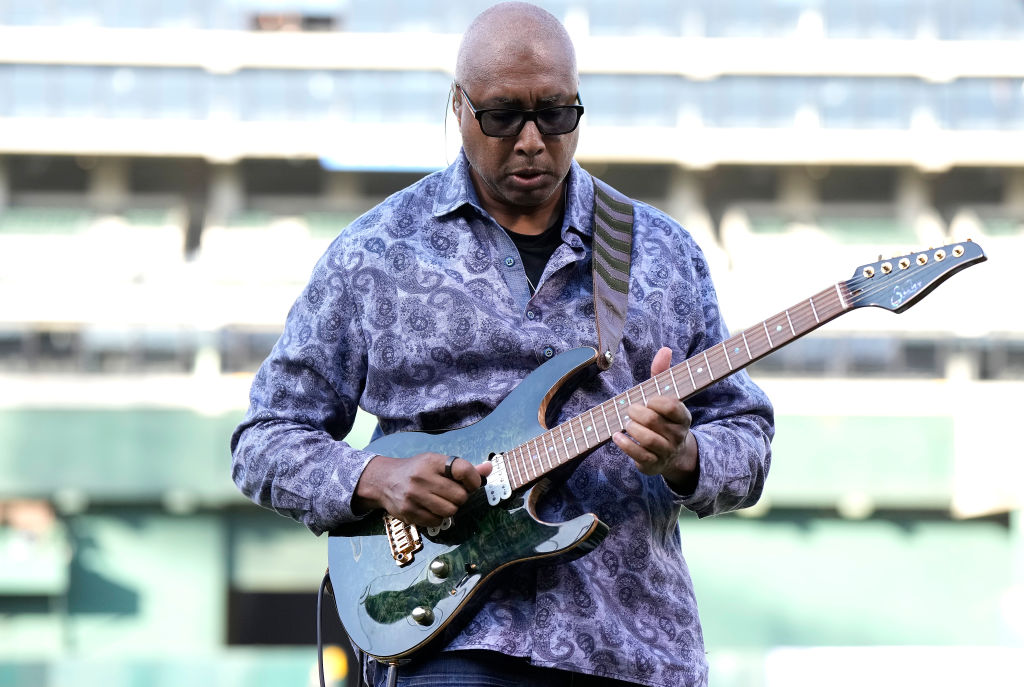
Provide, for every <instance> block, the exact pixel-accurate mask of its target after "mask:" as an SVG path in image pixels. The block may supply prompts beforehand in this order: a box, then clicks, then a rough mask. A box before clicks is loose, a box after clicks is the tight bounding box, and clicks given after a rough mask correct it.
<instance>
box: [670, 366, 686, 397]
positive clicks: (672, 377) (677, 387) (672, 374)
mask: <svg viewBox="0 0 1024 687" xmlns="http://www.w3.org/2000/svg"><path fill="white" fill-rule="evenodd" d="M668 377H669V379H671V380H672V388H673V389H675V390H676V398H682V397H683V395H682V394H681V393H679V385H678V384H676V375H675V373H674V372H672V370H671V369H669V371H668Z"/></svg>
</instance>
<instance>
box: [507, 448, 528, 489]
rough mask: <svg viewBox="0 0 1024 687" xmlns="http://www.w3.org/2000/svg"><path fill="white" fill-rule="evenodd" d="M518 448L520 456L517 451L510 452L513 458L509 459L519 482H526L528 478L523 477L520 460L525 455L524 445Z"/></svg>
mask: <svg viewBox="0 0 1024 687" xmlns="http://www.w3.org/2000/svg"><path fill="white" fill-rule="evenodd" d="M517 450H518V451H519V457H517V456H516V454H515V451H510V452H509V455H510V456H511V457H512V460H510V461H509V466H510V467H511V468H512V472H513V473H514V477H515V479H516V481H517V482H519V484H526V482H527V481H528V480H525V479H523V475H522V473H521V472H520V466H519V461H520V460H521V457H522V455H523V449H522V447H520V448H519V449H517Z"/></svg>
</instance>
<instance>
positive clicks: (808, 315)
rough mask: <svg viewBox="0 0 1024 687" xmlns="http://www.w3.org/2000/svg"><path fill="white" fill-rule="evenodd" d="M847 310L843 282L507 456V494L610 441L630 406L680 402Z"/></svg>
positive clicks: (610, 400) (620, 428) (655, 377)
mask: <svg viewBox="0 0 1024 687" xmlns="http://www.w3.org/2000/svg"><path fill="white" fill-rule="evenodd" d="M851 309H852V306H851V305H850V297H849V285H848V282H840V283H838V284H835V285H833V286H832V287H831V288H828V289H825V290H824V291H821V292H820V293H817V294H815V295H814V296H812V297H810V298H808V299H806V300H804V301H801V302H799V303H797V304H796V305H793V306H791V307H789V308H787V309H786V310H783V311H782V312H780V313H778V314H776V315H773V316H772V317H769V318H768V319H767V320H764V321H763V322H761V323H759V324H756V325H754V326H753V327H749V328H748V329H744V330H743V331H741V332H740V333H738V334H735V335H734V336H731V337H729V338H728V339H726V340H725V341H723V342H721V343H718V344H715V345H714V346H712V347H711V348H708V349H706V350H704V351H702V352H701V353H698V354H697V355H695V356H693V357H692V358H689V359H687V360H684V361H683V362H681V363H679V364H678V365H674V366H672V367H670V368H669V369H668V370H666V371H664V372H662V373H661V374H658V375H655V376H654V377H651V378H650V379H648V380H647V381H645V382H643V383H642V384H638V385H637V386H634V387H632V388H631V389H627V390H626V391H624V392H622V393H620V394H619V395H617V396H614V397H613V398H610V399H608V400H607V401H605V402H604V403H601V404H600V405H597V406H594V407H593V408H591V409H590V410H587V411H584V412H583V413H580V414H579V415H577V416H576V417H574V418H572V419H570V420H567V421H565V422H563V423H561V424H560V425H558V426H557V427H554V428H553V429H549V430H548V431H546V432H544V433H543V434H541V435H539V436H537V437H535V438H533V439H531V440H529V441H527V442H526V443H523V444H520V445H519V446H516V447H515V448H513V449H511V450H508V451H506V452H505V454H504V455H505V465H506V471H507V473H508V478H509V483H510V485H511V487H512V489H518V488H519V487H522V486H524V485H526V484H529V483H530V482H532V481H534V480H536V479H538V478H539V477H541V476H543V475H545V474H547V473H548V472H550V471H551V470H554V469H555V468H557V467H559V466H561V465H564V464H566V463H568V462H570V461H572V460H574V459H575V458H578V457H580V456H581V455H584V454H585V453H587V452H588V451H590V450H591V449H594V448H596V447H597V446H599V445H601V444H603V443H604V442H606V441H608V440H609V439H611V437H612V435H613V434H615V432H620V431H622V430H623V429H625V427H626V424H627V417H626V409H627V408H629V406H630V405H632V404H633V403H644V404H646V403H647V400H648V399H649V398H652V397H653V396H659V395H660V396H674V397H675V398H678V399H680V400H685V399H687V398H689V397H691V396H693V395H695V394H697V393H699V392H700V391H703V390H704V389H706V388H707V387H709V386H710V385H711V384H713V383H714V382H716V381H718V380H719V379H723V378H725V377H728V376H729V375H731V374H732V373H734V372H737V371H739V370H742V369H743V368H744V367H746V366H747V365H750V364H751V363H752V362H754V361H756V360H759V359H760V358H763V357H765V356H767V355H768V354H769V353H771V352H772V351H774V350H775V349H777V348H781V347H782V346H785V345H786V344H788V343H790V342H791V341H794V340H796V339H798V338H800V337H801V336H803V335H804V334H807V333H808V332H811V331H813V330H815V329H817V328H818V327H820V326H821V325H823V324H825V323H826V322H828V321H829V320H833V319H835V318H836V317H838V316H839V315H842V314H843V313H844V312H847V311H848V310H851Z"/></svg>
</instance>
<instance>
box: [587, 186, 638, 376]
mask: <svg viewBox="0 0 1024 687" xmlns="http://www.w3.org/2000/svg"><path fill="white" fill-rule="evenodd" d="M593 179H594V257H593V265H594V268H593V271H594V321H595V324H596V325H597V343H598V353H600V355H599V356H598V359H597V364H598V367H599V368H600V369H602V370H607V369H608V368H609V367H611V364H612V362H613V361H614V359H615V352H616V351H618V350H619V342H620V341H621V340H622V328H623V326H624V325H625V322H626V308H627V304H628V301H629V260H630V254H631V252H632V249H633V203H632V202H631V201H630V200H629V198H627V197H626V196H624V195H622V194H621V193H619V192H618V191H616V190H615V189H613V188H612V187H611V186H609V185H608V184H606V183H604V182H603V181H601V180H600V179H597V178H596V177H593Z"/></svg>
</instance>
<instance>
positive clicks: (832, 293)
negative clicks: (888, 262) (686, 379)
mask: <svg viewBox="0 0 1024 687" xmlns="http://www.w3.org/2000/svg"><path fill="white" fill-rule="evenodd" d="M951 248H952V246H944V247H942V248H940V249H939V250H950V249H951ZM913 255H915V254H910V255H907V256H903V257H906V258H911V257H913ZM961 257H962V256H961ZM901 259H903V258H893V260H892V261H893V262H898V261H899V260H901ZM934 264H935V263H928V264H926V265H919V264H918V265H911V267H910V269H908V270H907V271H905V272H901V273H899V276H898V278H895V279H880V280H874V279H873V278H871V277H863V276H861V274H856V275H854V276H853V277H851V278H850V279H847V280H845V281H841V282H836V283H835V284H833V285H832V286H830V287H828V288H826V289H823V290H822V291H820V292H819V293H817V294H815V295H813V296H810V297H809V298H808V299H806V301H801V302H799V303H797V304H796V305H794V306H791V307H790V308H787V309H786V310H784V311H782V312H780V313H776V314H775V315H772V316H771V317H769V318H767V319H765V320H762V323H761V324H763V325H767V323H769V322H771V321H772V320H774V319H776V318H779V317H782V316H783V315H785V316H786V317H787V323H788V325H789V326H790V327H791V328H794V329H799V330H800V332H799V333H796V334H793V333H790V334H788V335H785V334H784V335H783V336H782V337H781V338H779V339H777V340H774V341H773V340H772V339H771V337H770V335H767V328H766V339H767V341H768V343H769V347H768V349H767V350H766V351H764V352H762V353H759V354H758V355H753V356H748V357H747V361H746V362H744V363H742V364H741V365H740V367H739V368H738V369H743V368H744V367H746V366H748V365H749V364H750V363H751V362H753V361H754V360H755V359H756V358H758V357H759V355H765V354H767V353H770V352H771V351H773V350H775V349H776V348H779V347H781V346H784V345H787V344H789V343H790V342H792V341H793V340H795V339H797V338H800V337H802V336H805V335H806V334H808V333H810V332H811V331H813V329H815V328H816V327H819V326H822V325H824V324H826V323H827V322H829V321H831V320H832V319H834V318H836V317H838V316H839V315H842V314H843V313H845V312H848V311H849V310H852V309H854V308H856V307H861V306H856V305H852V304H847V303H846V302H845V300H844V298H843V296H842V294H843V293H845V294H846V299H850V298H851V296H856V299H857V300H863V299H864V298H866V297H870V296H874V295H877V294H879V293H882V292H883V291H885V290H887V289H891V288H892V286H893V285H894V284H898V283H899V282H901V281H905V280H906V279H907V278H909V277H911V276H913V275H915V274H916V273H918V272H921V271H925V270H928V269H932V268H933V265H934ZM951 264H953V263H951ZM946 272H948V270H943V274H945V273H946ZM939 276H942V275H941V274H940V275H939ZM865 283H869V284H870V286H869V287H868V288H866V289H864V288H860V287H862V286H863V284H865ZM842 287H847V288H846V290H845V291H843V289H842ZM815 298H817V299H818V306H820V307H823V308H826V307H827V308H828V309H827V310H824V312H825V317H824V319H822V317H821V315H819V314H818V313H817V311H816V308H815V300H814V299H815ZM826 299H827V300H829V301H831V302H825V301H826ZM837 306H838V307H837ZM808 308H809V309H810V311H811V316H810V317H808V316H807V310H808ZM793 315H796V317H795V319H794V318H793V317H792V316H793ZM812 319H813V324H812V323H811V320H812ZM758 326H759V325H754V326H753V327H748V328H747V329H744V330H741V331H740V332H739V333H738V334H736V335H733V336H731V337H729V338H728V339H726V340H725V341H723V342H720V343H719V344H715V345H713V346H712V347H711V348H709V349H705V351H703V354H704V356H705V361H706V364H707V367H708V374H709V375H711V379H710V380H709V381H708V384H710V383H711V382H713V381H716V380H717V379H721V378H723V377H725V376H727V374H721V375H719V376H717V377H716V376H713V373H714V370H713V368H714V365H713V364H712V363H711V361H710V360H708V358H714V360H715V362H716V363H721V362H722V361H723V359H724V361H725V363H726V364H727V365H728V366H729V370H728V374H732V372H733V371H735V370H734V368H733V365H732V362H731V360H730V358H729V355H728V352H727V350H726V349H725V348H724V344H726V343H728V342H730V341H732V340H733V339H735V338H736V337H737V336H741V337H742V339H743V342H744V345H745V346H747V347H748V348H749V343H748V341H747V339H746V332H748V331H750V332H753V331H754V330H756V328H757V327H758ZM776 331H778V332H782V333H784V332H785V329H784V328H781V325H777V329H776ZM776 341H777V343H776ZM720 348H721V349H722V350H721V352H719V349H720ZM737 348H738V347H737ZM734 352H738V351H735V350H734ZM689 360H692V358H691V359H688V360H687V361H684V363H686V364H688V363H689ZM684 363H679V365H676V366H674V367H673V368H670V369H669V370H666V371H665V372H664V373H662V374H661V375H657V376H656V377H655V378H652V380H647V381H645V382H642V383H641V384H638V385H637V386H635V387H632V388H631V389H628V390H627V391H626V392H623V393H622V394H619V395H617V396H615V397H613V398H612V399H609V400H608V401H605V402H603V403H601V404H598V405H597V406H595V407H594V408H591V409H589V410H588V411H584V412H585V413H589V414H590V416H591V423H590V425H589V427H588V430H589V429H591V428H594V427H595V426H596V422H595V421H594V417H593V414H594V411H595V410H597V409H600V410H601V413H602V414H603V416H604V420H605V423H606V424H607V422H608V418H607V405H608V404H611V405H612V407H613V408H614V409H615V412H616V416H617V418H618V420H619V425H622V426H624V423H623V422H622V417H621V415H619V413H618V408H617V407H616V406H615V404H614V403H612V402H613V401H616V400H618V399H619V397H620V396H623V395H625V397H626V399H627V400H628V394H629V392H630V391H632V390H633V389H638V390H639V391H640V392H641V394H642V395H644V386H645V385H650V383H651V382H652V381H654V382H655V386H654V389H653V391H655V392H659V387H660V386H661V382H662V381H664V380H659V379H658V378H659V377H662V375H665V376H668V378H669V379H671V381H672V383H673V385H676V386H677V385H678V382H677V380H676V378H675V373H674V372H673V370H674V369H677V368H678V367H679V366H680V365H682V364H684ZM705 386H706V385H705ZM698 388H703V387H697V388H694V389H693V392H696V391H697V389H698ZM659 393H660V392H659ZM652 395H655V394H652ZM581 417H582V414H581V415H579V416H576V417H575V418H570V419H569V420H566V421H565V422H562V423H560V424H559V425H556V426H555V427H553V428H551V429H549V430H547V431H546V432H544V433H543V434H541V435H539V436H538V437H535V438H534V439H531V440H529V441H528V442H525V443H524V444H523V445H522V446H526V445H528V444H530V445H532V447H533V449H532V450H531V451H530V456H528V458H529V460H530V463H531V465H533V467H535V468H536V465H535V464H534V463H535V461H534V460H533V458H532V455H537V456H539V455H540V451H539V450H538V449H539V443H538V442H539V440H540V439H542V438H544V439H545V442H544V443H545V446H544V450H545V451H546V450H547V449H548V446H549V445H550V446H554V447H556V455H557V445H558V444H557V442H556V443H553V444H548V442H547V439H548V438H550V436H549V435H553V434H554V432H555V431H556V430H559V431H562V432H563V433H564V431H565V430H564V429H563V428H565V427H567V426H569V428H570V431H572V428H571V423H572V422H573V420H580V426H581V428H582V426H583V423H582V419H581ZM608 430H609V434H608V436H606V437H604V438H600V439H599V442H598V443H604V442H605V441H607V440H608V439H609V438H610V437H611V434H613V433H614V431H613V430H612V429H611V427H610V426H609V427H608ZM594 434H595V438H599V435H600V434H601V433H600V431H599V430H596V429H595V430H594ZM583 436H584V438H586V434H585V433H584V435H583ZM573 439H574V441H575V436H573ZM589 447H590V445H589V440H588V448H589ZM520 454H522V451H520ZM578 455H580V452H577V453H576V454H575V455H570V454H569V453H568V451H567V452H566V459H565V461H562V459H560V458H559V462H558V465H563V464H564V463H565V462H568V461H569V460H572V459H573V458H575V457H577V456H578ZM549 463H550V458H549ZM523 467H524V468H525V466H523ZM540 467H541V470H539V471H538V470H534V472H535V474H534V475H533V476H530V477H529V478H528V479H527V480H526V481H524V482H522V483H521V484H519V485H517V486H516V487H515V488H518V486H522V485H523V484H526V483H528V482H529V481H533V480H534V479H536V478H537V477H539V476H540V475H542V474H544V472H546V471H545V470H543V465H541V466H540ZM524 472H526V474H527V475H529V471H528V470H524Z"/></svg>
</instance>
